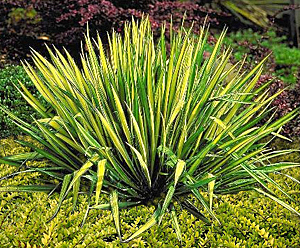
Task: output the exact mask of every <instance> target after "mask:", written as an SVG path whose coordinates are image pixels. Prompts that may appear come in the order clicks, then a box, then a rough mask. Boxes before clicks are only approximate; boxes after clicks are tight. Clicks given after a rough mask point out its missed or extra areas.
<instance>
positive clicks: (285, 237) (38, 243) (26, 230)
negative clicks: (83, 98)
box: [0, 137, 300, 248]
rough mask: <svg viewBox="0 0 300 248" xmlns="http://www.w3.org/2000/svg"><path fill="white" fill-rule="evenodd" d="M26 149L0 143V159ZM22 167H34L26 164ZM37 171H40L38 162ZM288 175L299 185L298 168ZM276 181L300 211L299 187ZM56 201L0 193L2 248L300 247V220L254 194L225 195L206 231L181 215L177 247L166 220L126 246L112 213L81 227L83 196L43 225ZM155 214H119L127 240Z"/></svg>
mask: <svg viewBox="0 0 300 248" xmlns="http://www.w3.org/2000/svg"><path fill="white" fill-rule="evenodd" d="M19 139H26V140H28V139H29V138H28V137H19ZM25 149H26V148H24V147H21V146H20V145H18V144H16V143H15V142H14V140H13V139H12V138H10V139H3V140H0V156H3V155H6V156H7V155H10V154H18V153H20V152H23V151H24V150H25ZM291 156H294V158H293V159H294V160H297V159H299V158H298V156H299V155H298V154H293V155H291ZM26 166H29V167H30V166H32V165H31V164H28V163H27V165H26ZM35 166H37V164H35ZM40 166H43V163H42V162H40ZM13 169H14V168H12V167H11V166H7V165H1V166H0V178H3V177H5V175H8V174H11V173H12V172H14V171H13ZM284 172H285V171H283V172H282V173H284ZM288 172H289V174H290V175H292V176H293V177H294V178H295V179H296V180H298V181H299V180H300V169H299V168H294V169H293V170H290V171H288ZM274 177H275V178H276V180H277V181H278V182H279V183H280V185H281V186H282V187H283V188H284V190H286V191H287V192H288V193H290V194H291V195H293V196H294V199H295V200H296V201H295V202H290V204H291V206H292V207H294V208H295V209H296V210H297V211H299V203H300V184H298V183H297V182H295V181H293V180H291V179H290V178H288V177H285V176H283V175H274ZM41 179H43V178H42V177H41V176H40V175H39V174H38V173H35V174H30V175H28V176H24V175H23V174H20V175H17V176H15V177H14V178H11V179H9V180H1V181H0V185H1V186H5V185H9V184H10V185H11V184H15V185H19V184H22V185H24V184H34V183H39V184H41V183H43V182H42V181H40V180H41ZM44 179H45V178H44ZM276 193H278V194H279V195H280V193H279V192H276ZM58 197H59V195H58V194H53V195H52V196H50V197H49V198H48V197H47V194H45V193H0V247H1V248H2V247H27V248H29V247H66V248H70V247H77V248H80V247H294V248H297V247H300V219H299V218H298V217H297V216H295V215H294V214H293V213H291V212H289V211H288V210H286V209H284V208H283V207H281V206H280V205H278V204H276V203H275V202H274V201H272V200H270V199H267V198H261V197H260V196H259V195H258V194H257V193H253V192H252V193H249V192H242V193H239V194H237V195H234V196H226V195H225V196H222V197H221V198H220V199H219V200H218V201H215V204H214V211H215V213H216V214H217V216H218V217H219V220H220V221H221V223H222V226H218V225H217V224H215V225H212V226H205V223H203V222H202V221H201V220H197V219H196V218H194V217H193V216H192V215H190V214H188V213H187V212H186V211H181V212H180V215H179V222H180V223H179V224H180V226H181V231H182V236H183V241H182V243H181V244H180V243H179V241H178V240H177V237H176V234H175V232H174V230H173V228H172V223H171V219H169V220H168V218H166V221H165V222H162V224H161V226H159V227H157V226H154V227H153V228H151V229H150V230H148V231H147V232H145V233H144V234H143V235H142V236H141V237H140V238H138V239H136V240H133V241H131V242H130V243H129V244H128V243H125V244H124V243H120V241H119V239H118V238H117V234H116V230H115V227H114V223H113V218H112V216H111V213H110V211H101V210H92V211H91V212H90V214H89V215H88V218H87V220H86V222H85V224H84V225H83V226H81V222H82V220H83V218H84V214H85V210H86V207H87V197H86V196H85V195H83V194H82V195H80V198H79V201H80V204H79V207H78V208H77V209H75V210H74V211H73V209H72V206H73V205H72V199H71V198H70V199H69V200H68V201H67V202H66V204H63V206H62V211H60V212H59V214H58V216H57V217H56V218H55V219H53V220H52V221H51V222H49V223H46V222H47V220H49V219H50V218H51V216H52V215H53V213H54V212H55V209H56V206H57V201H58ZM281 197H283V198H282V199H285V198H284V196H281ZM191 200H193V199H191ZM285 200H287V199H285ZM287 201H288V200H287ZM177 207H178V206H177ZM153 212H154V207H151V208H148V209H147V208H145V207H135V208H132V209H130V210H122V211H121V225H122V228H123V229H124V235H125V237H126V235H127V236H129V235H130V234H131V233H133V232H134V231H136V230H137V229H138V226H140V225H141V224H143V223H145V222H146V220H147V219H148V218H149V217H150V216H151V214H152V213H153Z"/></svg>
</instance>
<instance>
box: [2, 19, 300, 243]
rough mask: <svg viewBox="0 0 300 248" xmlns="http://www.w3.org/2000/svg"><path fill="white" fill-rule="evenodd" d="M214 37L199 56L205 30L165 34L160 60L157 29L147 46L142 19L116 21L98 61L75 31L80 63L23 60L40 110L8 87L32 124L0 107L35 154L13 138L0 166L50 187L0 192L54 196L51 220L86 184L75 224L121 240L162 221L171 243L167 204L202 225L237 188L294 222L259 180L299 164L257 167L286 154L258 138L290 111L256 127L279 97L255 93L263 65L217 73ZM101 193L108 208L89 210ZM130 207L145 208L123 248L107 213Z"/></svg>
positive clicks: (147, 28)
mask: <svg viewBox="0 0 300 248" xmlns="http://www.w3.org/2000/svg"><path fill="white" fill-rule="evenodd" d="M170 30H172V28H171V29H170ZM224 36H225V31H224V32H223V33H222V34H221V35H220V38H219V40H218V41H217V43H216V44H215V47H214V49H213V52H212V53H211V55H210V57H209V58H208V59H205V58H204V57H203V53H204V47H205V44H206V40H207V37H208V29H207V28H206V27H205V26H204V27H203V28H201V30H200V35H199V37H195V36H194V35H193V34H192V32H191V29H190V30H186V29H185V28H182V29H181V30H180V31H179V32H178V33H171V34H170V37H169V40H170V47H171V48H170V52H168V51H167V48H166V37H165V33H164V27H162V31H161V37H160V40H159V41H158V42H157V44H156V45H155V41H154V39H153V35H152V32H151V24H150V22H149V20H148V19H147V18H144V19H142V20H141V21H140V23H138V22H135V21H134V20H133V21H132V22H131V23H130V24H127V25H126V26H125V30H124V36H121V35H120V34H117V33H116V32H113V33H112V35H111V36H108V41H109V51H108V52H106V51H105V49H104V48H103V44H102V41H101V39H100V38H99V36H98V37H97V39H96V40H92V39H91V38H90V37H89V34H88V33H87V36H86V38H85V44H86V45H85V48H86V50H84V49H83V50H82V54H81V65H80V66H79V65H77V64H76V63H75V62H74V60H73V59H72V57H71V56H70V55H69V53H68V52H67V51H65V53H66V55H65V56H64V55H63V54H61V53H60V52H59V51H58V50H56V49H55V48H54V51H53V50H51V49H49V53H50V56H51V60H52V62H50V61H48V60H46V59H45V58H44V57H42V56H41V55H40V54H39V53H38V52H36V51H32V58H33V61H34V64H35V67H36V69H34V68H33V67H32V66H31V65H30V64H29V63H27V62H25V63H24V68H25V70H26V72H27V73H28V75H29V76H30V78H31V80H32V81H33V83H34V84H35V86H36V88H37V90H38V91H39V92H40V93H41V95H42V96H43V97H44V99H45V100H46V101H47V102H48V103H49V105H50V106H51V108H47V109H46V108H45V107H44V106H43V105H42V104H41V103H40V102H39V101H38V100H37V99H36V98H35V97H33V95H32V94H31V93H30V92H29V91H28V90H27V89H26V88H25V87H24V85H23V84H22V83H21V82H20V87H21V89H20V92H22V94H23V96H24V98H25V99H26V100H27V101H28V103H29V104H30V105H31V106H32V107H33V108H34V109H35V110H36V111H37V112H38V113H39V114H40V116H41V118H40V119H35V120H34V121H33V123H26V122H24V121H22V120H21V119H19V118H17V117H16V116H14V115H12V114H11V113H10V112H9V111H8V110H7V109H5V108H3V107H1V109H2V111H4V112H5V113H7V115H9V116H10V117H11V119H12V120H13V121H14V122H15V123H16V125H18V126H19V127H20V128H21V129H22V130H23V131H24V132H25V133H27V134H28V135H30V136H31V137H32V138H33V139H35V140H36V141H38V142H39V143H40V144H41V145H42V146H43V148H41V146H39V147H38V146H36V145H34V144H30V143H26V142H24V141H19V142H20V143H21V144H22V145H24V146H27V147H30V148H31V149H32V151H31V152H28V153H25V154H19V155H15V156H8V157H3V158H1V160H0V162H2V163H7V164H9V165H11V166H15V167H16V168H17V169H18V172H16V174H19V173H21V172H32V171H34V172H36V171H38V172H40V173H43V174H45V175H47V176H49V177H52V178H55V179H56V180H58V182H59V183H58V184H47V185H25V186H21V185H19V186H5V187H4V186H3V187H1V188H0V191H26V192H32V191H45V192H49V191H51V192H53V191H55V190H58V189H60V196H59V202H58V207H57V211H56V212H55V213H54V215H53V218H54V217H55V216H56V214H57V212H58V211H59V209H60V207H61V205H62V203H63V201H64V200H65V199H66V198H67V197H68V196H70V195H72V197H73V204H74V207H76V202H77V198H78V194H79V192H80V191H84V189H86V187H87V186H88V193H89V199H90V200H89V206H88V208H87V209H88V210H87V213H86V215H87V214H88V211H89V210H90V209H106V210H111V212H112V215H113V219H114V223H115V226H116V230H117V233H118V235H119V238H120V240H121V241H124V242H128V241H130V240H132V239H134V238H136V237H137V236H139V235H140V234H141V233H143V232H144V231H146V230H147V229H148V228H150V227H152V226H153V225H155V224H160V223H161V221H162V219H163V217H164V216H165V214H166V213H168V212H169V213H170V216H171V219H172V221H173V224H174V229H175V231H176V234H177V236H178V239H179V240H181V239H182V238H181V232H180V228H179V225H178V221H177V217H176V215H177V214H176V210H178V208H179V207H180V208H182V209H186V210H187V211H189V212H190V213H192V214H193V215H195V216H196V217H198V218H200V219H201V220H203V221H205V222H207V223H210V222H211V221H217V222H218V219H217V217H216V216H215V214H214V212H213V199H214V197H216V196H218V195H220V194H233V193H237V192H239V191H246V190H256V191H257V192H259V193H261V194H263V195H266V196H268V197H270V198H271V199H273V200H275V201H277V202H278V203H279V204H281V205H283V206H284V207H286V208H287V209H289V210H291V211H293V212H294V213H295V214H297V215H300V214H299V213H298V212H297V211H296V210H295V209H293V208H292V207H290V206H289V205H288V204H286V203H284V202H283V201H282V200H280V199H278V198H277V197H276V196H275V194H274V191H273V190H272V189H271V188H272V187H273V186H274V187H276V188H278V189H279V190H280V191H282V192H283V194H285V195H288V194H287V193H286V192H284V191H283V190H282V189H281V188H280V186H279V185H278V184H277V183H276V182H275V181H273V180H272V178H271V177H269V176H268V174H269V173H272V172H275V171H278V170H282V169H285V168H289V167H295V166H299V164H296V163H292V162H281V163H276V164H272V163H270V161H269V160H270V159H271V158H273V157H276V156H279V155H282V154H287V153H290V152H293V151H292V150H280V151H273V150H271V149H268V148H267V145H268V142H267V141H265V142H261V140H262V139H263V138H266V137H270V135H271V136H277V137H281V138H284V137H283V136H281V135H280V134H279V131H280V129H281V127H282V125H284V124H285V123H286V122H288V121H289V120H290V119H292V118H293V117H294V116H295V115H296V114H298V110H294V111H292V112H290V113H289V114H287V115H286V116H284V117H283V118H281V119H280V120H277V121H274V122H272V120H271V119H270V120H268V121H266V122H265V123H264V124H263V125H258V123H259V122H260V121H261V120H262V119H263V118H264V117H265V116H268V114H269V112H270V111H274V110H273V109H269V108H268V106H269V105H270V103H271V102H272V100H273V99H275V98H276V96H278V95H279V94H280V93H281V91H279V92H278V93H276V94H274V95H272V96H269V95H268V90H267V85H264V86H261V87H260V88H255V84H256V82H257V80H258V78H259V77H260V75H261V72H262V66H263V61H262V62H260V63H259V64H258V65H256V66H255V68H254V69H253V70H252V71H251V72H249V73H244V72H241V68H242V66H243V62H241V63H237V64H235V65H231V66H229V65H230V64H229V62H228V61H229V58H230V56H231V51H230V48H228V49H225V48H223V47H222V41H223V38H224ZM37 71H39V72H40V73H39V74H38V73H37ZM264 140H266V139H264ZM41 159H47V160H48V161H49V162H48V166H47V167H41V168H32V167H31V168H26V166H25V162H26V161H29V160H41ZM270 185H273V186H272V187H270ZM274 187H273V188H274ZM85 191H86V190H85ZM102 193H103V194H108V195H109V199H110V200H109V202H107V203H103V202H100V199H102V198H100V194H102ZM92 195H95V197H91V196H92ZM188 195H192V196H193V197H195V199H197V200H198V201H199V204H198V205H197V204H196V205H194V204H193V203H192V202H191V201H190V200H189V198H188V197H187V196H188ZM137 205H145V206H148V205H155V207H156V210H155V212H154V214H153V216H152V217H151V218H150V219H149V220H148V221H147V222H146V224H144V225H143V226H141V227H140V228H139V230H138V231H137V232H136V233H134V234H132V235H131V236H130V237H129V238H127V239H123V238H122V234H121V227H120V220H119V210H120V209H124V208H131V207H134V206H137ZM203 210H205V211H206V212H207V213H208V214H205V213H204V212H203Z"/></svg>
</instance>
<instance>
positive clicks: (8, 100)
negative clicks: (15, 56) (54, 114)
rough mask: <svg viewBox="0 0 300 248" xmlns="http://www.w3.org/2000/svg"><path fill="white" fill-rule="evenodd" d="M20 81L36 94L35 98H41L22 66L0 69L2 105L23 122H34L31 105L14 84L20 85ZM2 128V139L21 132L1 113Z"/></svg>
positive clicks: (0, 97) (0, 99) (0, 135)
mask: <svg viewBox="0 0 300 248" xmlns="http://www.w3.org/2000/svg"><path fill="white" fill-rule="evenodd" d="M18 81H21V82H22V83H23V84H24V85H25V86H26V88H28V89H29V90H30V91H32V92H34V93H33V95H34V96H35V97H37V98H40V97H41V95H40V94H39V92H37V91H34V85H33V83H32V81H31V80H30V78H29V76H28V75H27V74H26V72H25V70H24V69H23V67H22V66H9V67H6V68H4V69H0V104H1V105H3V106H5V107H6V108H7V109H9V110H10V111H11V112H12V113H13V114H14V115H16V116H18V117H19V118H21V119H22V120H24V121H26V122H31V121H32V120H33V119H32V117H31V116H32V115H33V116H35V115H34V113H35V112H34V111H33V109H32V108H31V107H30V105H29V104H28V103H27V102H26V101H24V98H23V97H22V95H21V93H20V92H19V91H18V90H17V89H16V87H15V86H14V84H16V85H18ZM44 103H45V102H44ZM0 126H1V133H0V137H1V138H3V137H7V136H9V135H17V134H20V130H19V129H18V128H16V125H15V124H14V123H12V122H11V121H9V119H8V118H7V116H6V115H4V114H3V113H2V112H0Z"/></svg>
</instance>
